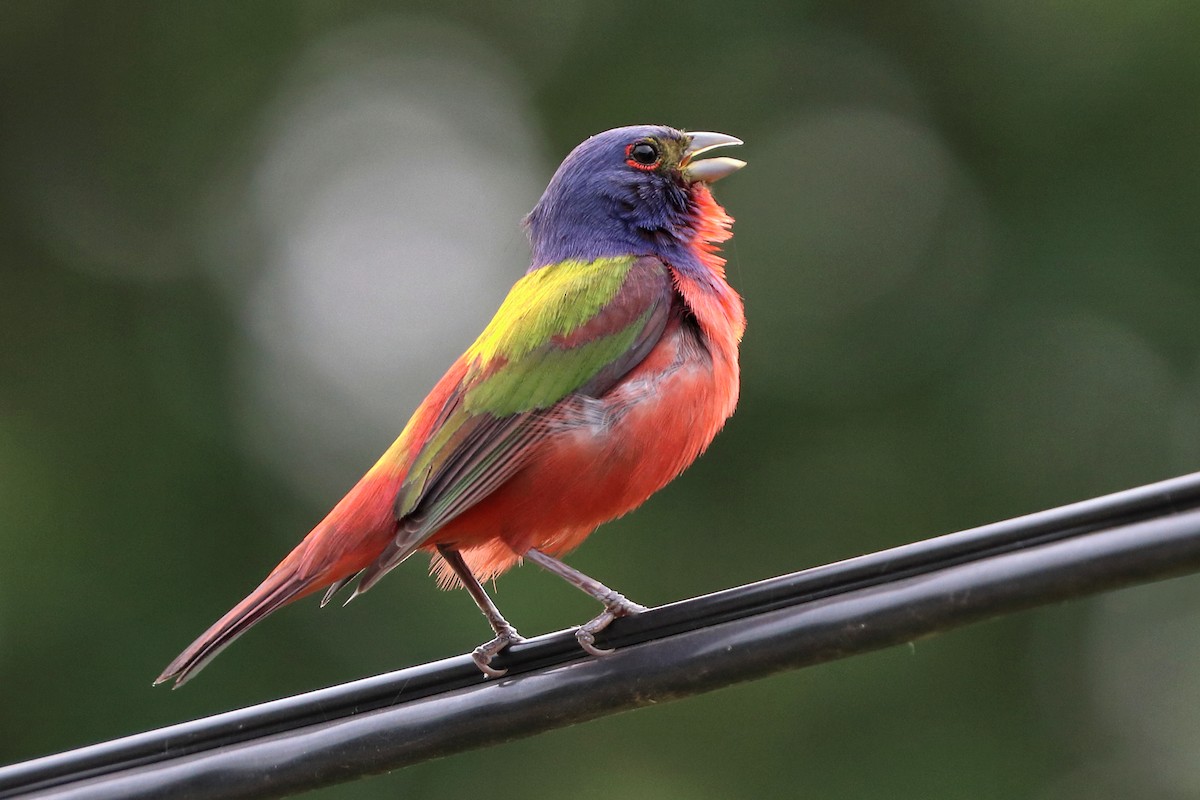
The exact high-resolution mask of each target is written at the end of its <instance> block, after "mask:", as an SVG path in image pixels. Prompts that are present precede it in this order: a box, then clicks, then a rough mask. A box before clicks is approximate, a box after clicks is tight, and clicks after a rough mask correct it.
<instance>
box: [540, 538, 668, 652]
mask: <svg viewBox="0 0 1200 800" xmlns="http://www.w3.org/2000/svg"><path fill="white" fill-rule="evenodd" d="M525 558H528V559H529V560H530V561H532V562H533V563H535V564H537V565H538V566H539V567H541V568H542V569H544V570H546V571H547V572H553V573H554V574H555V575H557V576H558V577H560V578H562V579H563V580H565V581H566V582H567V583H569V584H571V585H572V586H574V587H576V588H578V589H582V590H583V591H585V592H587V593H588V594H590V595H591V596H592V597H594V598H596V599H597V600H599V601H600V602H601V603H603V604H604V612H603V613H601V614H600V616H598V617H596V618H595V619H593V620H591V621H590V622H585V623H584V624H583V625H580V626H579V627H578V628H577V629H576V630H575V638H576V639H577V640H578V641H579V646H580V647H582V648H583V649H584V650H585V651H587V652H588V653H591V654H592V655H594V656H607V655H610V654H611V653H612V652H613V651H612V650H611V649H609V650H606V649H604V648H601V647H596V634H597V633H599V632H600V631H602V630H604V629H605V628H607V627H608V626H609V625H610V624H611V623H612V621H613V620H614V619H616V618H617V617H628V616H632V615H633V614H639V613H641V612H643V611H645V610H646V607H645V606H640V605H638V604H637V603H635V602H633V601H632V600H629V599H628V598H626V597H625V595H623V594H621V593H620V592H614V591H613V590H612V589H610V588H608V587H607V586H605V585H604V584H603V583H601V582H600V581H598V580H596V579H595V578H590V577H588V576H587V575H584V574H583V573H582V572H580V571H579V570H577V569H575V568H574V567H571V566H568V565H567V564H564V563H563V562H561V561H559V560H558V559H557V558H553V557H551V556H548V555H546V554H545V553H543V552H542V551H541V550H533V549H530V550H527V551H526V552H525Z"/></svg>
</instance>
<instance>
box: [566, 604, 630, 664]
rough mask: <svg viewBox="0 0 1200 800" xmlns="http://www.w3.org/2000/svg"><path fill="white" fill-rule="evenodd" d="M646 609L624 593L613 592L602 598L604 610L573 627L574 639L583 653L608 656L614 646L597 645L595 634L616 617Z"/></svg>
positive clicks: (628, 615)
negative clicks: (591, 618)
mask: <svg viewBox="0 0 1200 800" xmlns="http://www.w3.org/2000/svg"><path fill="white" fill-rule="evenodd" d="M645 610H646V607H645V606H643V605H638V604H637V603H635V602H633V601H632V600H629V599H628V598H626V597H625V596H624V595H621V594H618V593H617V592H613V593H612V594H611V595H609V596H608V597H606V598H605V600H604V611H603V613H601V614H600V615H599V616H598V617H596V618H595V619H593V620H590V621H588V622H585V623H584V624H582V625H580V626H579V627H578V628H576V629H575V641H577V642H579V646H580V647H581V648H583V651H584V652H585V653H588V654H589V655H593V656H596V657H597V658H599V657H602V656H610V655H612V654H613V653H614V652H616V648H615V647H597V646H596V634H597V633H599V632H600V631H602V630H604V629H605V628H607V627H608V626H609V625H611V624H612V621H613V620H615V619H617V618H618V617H632V616H633V615H634V614H640V613H642V612H643V611H645Z"/></svg>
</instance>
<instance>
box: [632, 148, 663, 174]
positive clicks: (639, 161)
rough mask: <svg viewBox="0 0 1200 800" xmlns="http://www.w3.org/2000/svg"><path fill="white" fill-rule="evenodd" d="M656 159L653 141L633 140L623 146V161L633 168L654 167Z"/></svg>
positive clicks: (656, 151) (656, 162) (657, 156)
mask: <svg viewBox="0 0 1200 800" xmlns="http://www.w3.org/2000/svg"><path fill="white" fill-rule="evenodd" d="M658 160H659V155H658V147H657V146H656V145H655V144H654V142H634V143H633V144H631V145H629V146H628V147H626V148H625V163H626V164H628V165H629V166H631V167H633V168H635V169H646V170H649V169H654V168H655V167H657V166H658Z"/></svg>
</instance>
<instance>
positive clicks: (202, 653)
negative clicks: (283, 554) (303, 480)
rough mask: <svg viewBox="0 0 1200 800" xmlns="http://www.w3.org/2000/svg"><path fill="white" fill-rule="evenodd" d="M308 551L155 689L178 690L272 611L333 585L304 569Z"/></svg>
mask: <svg viewBox="0 0 1200 800" xmlns="http://www.w3.org/2000/svg"><path fill="white" fill-rule="evenodd" d="M304 550H305V546H304V544H303V543H302V544H301V545H300V546H299V547H297V548H296V549H295V550H293V551H292V552H291V553H290V554H289V555H288V557H287V558H285V559H284V560H283V561H282V562H281V563H280V564H279V566H277V567H276V568H275V569H274V570H272V572H271V574H270V575H268V576H267V578H266V580H264V581H263V582H262V583H261V584H259V586H258V588H257V589H255V590H254V591H253V592H251V593H250V595H249V596H248V597H246V599H245V600H243V601H242V602H240V603H238V604H237V605H236V606H234V607H233V608H232V609H230V611H229V613H227V614H226V615H225V616H223V617H221V618H220V619H219V620H217V621H216V622H215V623H213V625H212V627H210V628H209V629H208V630H206V631H205V632H204V633H203V634H201V635H200V638H198V639H197V640H196V641H194V642H192V643H191V644H190V645H188V647H187V649H186V650H184V651H183V652H182V653H180V654H179V655H178V656H177V657H176V658H175V660H174V661H172V662H171V663H170V664H168V665H167V668H166V669H164V670H163V673H162V674H161V675H159V676H158V678H157V679H156V680H155V681H154V685H155V686H157V685H158V684H160V683H165V682H167V681H169V680H172V679H174V681H175V686H174V688H176V689H178V688H179V687H180V686H182V685H183V684H185V683H187V681H188V680H189V679H190V678H191V677H192V676H193V675H195V674H196V673H197V672H199V671H200V670H201V669H203V668H204V665H206V664H207V663H208V662H209V661H212V660H213V659H214V658H216V656H217V654H218V653H220V652H221V651H222V650H224V649H225V648H226V647H228V646H229V645H231V644H232V643H233V641H234V639H237V638H238V637H239V636H241V635H242V634H243V633H245V632H246V631H248V630H249V629H250V628H251V627H252V626H253V625H254V624H255V623H257V622H259V621H260V620H262V619H263V618H264V617H266V616H267V615H268V614H270V613H271V612H272V611H275V610H277V609H279V608H282V607H283V606H285V605H287V604H288V603H290V602H292V601H293V600H299V599H300V598H301V597H304V596H305V595H308V594H311V593H312V592H315V591H316V590H317V589H320V588H321V587H323V586H325V585H327V584H328V583H330V580H329V577H328V573H326V572H317V573H315V574H313V573H312V572H311V571H309V570H306V569H304V565H305V562H306V561H307V559H306V558H305V552H304Z"/></svg>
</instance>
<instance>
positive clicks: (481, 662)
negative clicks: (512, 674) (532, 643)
mask: <svg viewBox="0 0 1200 800" xmlns="http://www.w3.org/2000/svg"><path fill="white" fill-rule="evenodd" d="M523 641H525V637H524V636H522V635H521V634H519V633H517V629H516V628H514V627H513V626H512V625H505V626H503V627H500V628H497V629H496V638H495V639H492V640H491V641H490V642H485V643H484V644H481V645H479V647H476V648H475V649H474V650H472V651H471V658H472V659H473V660H474V661H475V666H477V667H479V671H480V672H482V673H483V674H484V675H486V676H488V677H489V678H502V677H504V676H505V675H507V674H508V670H506V669H496V668H495V667H493V666H492V659H494V658H495V657H496V655H497V654H498V653H499V652H500V651H501V650H503V649H504V648H506V647H508V646H509V645H510V644H517V643H518V642H523Z"/></svg>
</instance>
